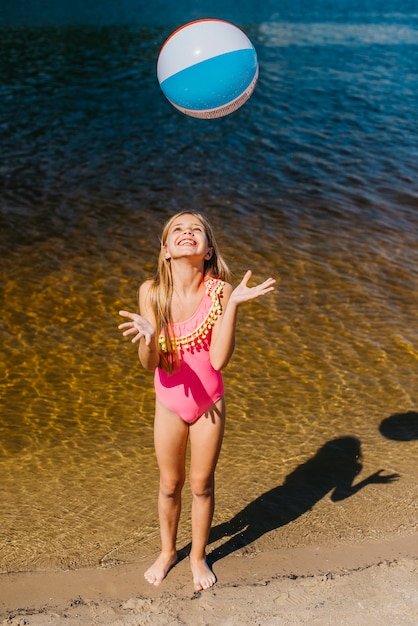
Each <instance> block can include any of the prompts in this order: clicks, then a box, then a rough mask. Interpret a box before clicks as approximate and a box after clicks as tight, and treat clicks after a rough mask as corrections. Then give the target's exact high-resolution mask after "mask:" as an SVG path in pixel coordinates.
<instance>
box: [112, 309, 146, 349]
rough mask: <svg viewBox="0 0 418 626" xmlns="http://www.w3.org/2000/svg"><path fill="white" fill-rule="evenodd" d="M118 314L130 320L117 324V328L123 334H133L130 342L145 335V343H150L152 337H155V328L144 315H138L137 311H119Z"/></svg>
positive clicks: (125, 335) (126, 335)
mask: <svg viewBox="0 0 418 626" xmlns="http://www.w3.org/2000/svg"><path fill="white" fill-rule="evenodd" d="M119 315H121V316H122V317H127V318H129V319H130V320H131V321H130V322H124V323H123V324H119V326H118V328H119V330H123V333H122V334H123V336H124V337H128V336H129V335H134V337H133V338H132V343H135V342H137V341H139V340H140V339H141V337H145V344H146V345H147V346H149V345H150V343H151V341H152V339H153V338H154V337H155V328H154V327H153V325H152V324H150V322H149V321H148V320H146V319H145V317H142V316H141V315H138V314H137V313H130V312H129V311H119Z"/></svg>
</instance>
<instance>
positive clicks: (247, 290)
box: [230, 270, 276, 304]
mask: <svg viewBox="0 0 418 626" xmlns="http://www.w3.org/2000/svg"><path fill="white" fill-rule="evenodd" d="M251 275H252V272H251V270H248V272H246V273H245V275H244V278H243V279H242V281H241V282H240V284H239V285H237V286H236V287H235V289H234V290H233V292H232V293H231V297H230V301H232V302H235V304H241V303H243V302H248V300H254V299H255V298H259V297H260V296H264V295H265V294H266V293H269V292H270V291H273V290H274V287H273V285H274V283H275V282H276V281H275V279H274V278H267V280H265V281H264V282H263V283H261V284H260V285H255V286H254V287H248V281H249V280H250V278H251Z"/></svg>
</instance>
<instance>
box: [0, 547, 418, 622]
mask: <svg viewBox="0 0 418 626" xmlns="http://www.w3.org/2000/svg"><path fill="white" fill-rule="evenodd" d="M148 561H151V559H147V560H143V561H137V562H135V563H130V564H125V565H118V566H115V567H113V568H110V569H83V570H73V571H59V572H32V573H19V574H3V575H1V576H0V624H1V626H6V624H7V625H13V626H23V625H25V626H44V625H46V624H48V625H54V626H55V625H61V624H63V625H64V624H65V625H66V626H76V625H77V626H80V625H81V626H83V625H85V626H93V625H96V624H97V625H100V626H101V625H103V626H108V625H112V626H147V625H151V626H168V625H170V626H176V625H178V626H180V625H187V626H189V625H190V626H203V625H210V626H212V625H213V626H215V625H216V626H217V625H224V626H227V625H231V626H232V625H233V626H235V625H237V626H238V625H239V626H245V625H249V624H254V625H260V626H269V625H275V624H289V625H299V624H309V625H311V624H315V625H317V624H324V625H326V624H332V625H335V624H341V625H343V624H344V625H347V626H348V625H350V626H353V625H355V626H357V625H363V624H364V625H365V626H366V625H368V626H370V625H372V626H374V625H376V626H377V625H379V626H380V625H383V624H384V625H387V626H396V625H398V624H402V625H408V626H416V625H417V624H418V576H417V574H418V542H417V538H416V536H415V535H408V536H405V537H403V538H396V539H388V540H386V541H380V542H376V543H370V542H369V543H364V544H356V545H338V546H311V547H303V548H298V549H291V550H290V549H286V550H275V551H270V552H258V553H257V552H256V553H255V554H254V553H246V552H245V550H244V551H241V552H237V553H235V554H233V555H230V556H228V557H225V558H224V559H222V560H220V561H218V562H217V563H216V564H215V567H214V571H215V573H216V575H217V577H218V583H217V584H216V585H215V586H214V587H213V588H212V589H210V590H208V591H205V592H201V593H193V588H192V584H191V577H190V571H189V564H188V561H187V559H184V560H182V561H181V562H180V563H179V564H178V565H177V566H176V567H175V568H174V569H173V570H172V571H171V572H170V573H169V575H168V577H167V579H166V580H165V581H164V583H163V584H162V585H161V587H159V588H153V587H151V586H150V585H148V583H146V581H145V580H144V579H143V571H144V570H145V569H146V567H147V566H148Z"/></svg>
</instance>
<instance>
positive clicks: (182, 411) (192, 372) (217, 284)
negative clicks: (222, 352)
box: [154, 278, 225, 424]
mask: <svg viewBox="0 0 418 626" xmlns="http://www.w3.org/2000/svg"><path fill="white" fill-rule="evenodd" d="M224 284H225V283H223V282H222V281H221V280H218V279H215V278H207V279H205V286H206V293H205V295H204V296H203V298H202V300H201V302H200V304H199V307H198V309H197V311H196V312H195V313H194V314H193V315H192V317H191V318H190V319H188V320H186V321H185V322H178V323H175V324H174V325H173V326H174V328H173V330H174V333H173V334H174V344H175V346H176V348H177V350H178V357H179V365H178V368H177V369H175V371H174V372H173V373H172V374H169V373H168V372H166V371H165V370H163V369H161V368H159V367H158V368H157V369H156V370H155V375H154V386H155V392H156V395H157V398H158V399H159V400H160V402H161V403H162V404H164V405H165V406H166V407H168V408H169V409H170V410H171V411H173V412H174V413H177V415H179V416H180V417H181V418H182V420H184V421H185V422H187V423H188V424H193V422H195V421H196V420H197V419H198V418H199V417H201V415H203V414H204V413H206V411H207V410H208V409H210V407H211V406H213V405H214V404H215V402H217V401H218V400H220V398H222V396H223V395H224V385H223V380H222V374H221V372H218V371H216V370H215V369H214V368H213V367H212V364H211V362H210V357H209V347H210V339H211V334H212V326H213V324H214V323H215V321H216V319H217V317H218V316H219V315H220V314H221V313H222V307H221V303H220V299H221V294H222V290H223V287H224ZM159 341H160V349H161V350H162V351H164V347H165V346H164V344H165V340H164V336H163V335H161V336H160V339H159Z"/></svg>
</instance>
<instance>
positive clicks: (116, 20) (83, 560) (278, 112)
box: [0, 0, 418, 572]
mask: <svg viewBox="0 0 418 626" xmlns="http://www.w3.org/2000/svg"><path fill="white" fill-rule="evenodd" d="M143 4H144V3H142V2H140V1H139V0H136V1H132V0H131V1H130V2H119V3H117V8H115V3H111V2H100V3H99V2H92V3H89V4H88V9H87V8H85V7H84V8H81V7H78V6H76V5H75V6H74V7H73V10H72V12H71V13H69V12H68V13H67V12H66V11H65V10H64V9H63V8H62V7H61V6H60V3H52V2H45V3H42V7H38V8H37V10H35V8H36V7H35V8H34V5H33V3H32V4H31V5H30V6H26V5H25V6H24V5H23V4H22V3H19V2H18V3H14V5H13V8H7V7H6V8H3V9H2V10H1V12H0V137H1V140H0V141H1V156H0V185H1V195H0V254H1V266H0V267H1V270H0V271H1V282H0V290H1V300H0V307H1V313H0V337H1V346H2V358H1V362H0V398H1V406H0V502H1V507H0V569H1V571H3V572H4V571H16V570H27V569H36V568H51V567H52V568H57V567H63V568H68V567H81V566H86V565H102V566H107V565H111V564H113V563H116V562H120V561H126V560H134V559H141V558H148V557H149V556H150V555H152V554H154V553H155V552H157V550H158V546H159V530H158V519H157V510H156V496H157V491H158V471H157V467H156V462H155V457H154V452H153V433H152V430H153V405H154V392H153V387H152V376H151V375H150V374H149V373H147V372H145V371H144V370H142V369H141V367H140V365H139V363H138V359H137V355H136V348H135V347H134V346H133V345H132V344H131V343H130V342H129V341H127V340H124V339H123V338H122V336H121V333H120V331H118V329H117V325H118V323H119V322H120V320H119V317H118V311H119V309H121V308H127V309H130V310H136V307H137V288H138V285H139V284H140V283H141V281H143V280H144V279H146V278H148V277H150V276H152V275H153V272H154V271H155V265H156V259H157V255H158V248H159V235H160V232H161V228H162V225H163V223H164V221H165V220H166V219H167V218H168V217H169V216H171V215H172V214H173V213H175V212H177V211H179V210H183V209H198V210H203V211H204V212H206V214H207V215H208V217H209V218H210V220H211V221H212V223H213V226H214V229H215V232H216V233H217V238H218V241H219V244H220V246H221V248H222V250H223V253H224V256H225V257H226V259H227V261H228V263H229V265H230V266H231V269H232V270H233V272H234V282H238V281H239V280H240V279H241V276H242V275H243V273H244V272H245V271H246V270H247V269H251V270H252V271H253V281H254V283H255V282H257V281H262V280H264V279H265V278H267V277H268V276H274V277H275V278H276V280H277V287H276V291H275V292H274V294H270V295H269V296H267V297H265V298H264V299H262V300H258V301H256V302H253V303H248V304H247V305H245V306H243V307H242V310H241V311H240V314H239V324H238V330H237V349H236V352H235V355H234V357H233V360H232V362H231V363H230V365H229V366H228V368H227V369H226V371H225V374H224V378H225V385H226V401H227V413H228V417H227V429H226V435H225V441H224V446H223V451H222V454H221V458H220V461H219V466H218V471H217V505H216V513H215V519H214V532H213V535H212V538H211V542H212V543H211V547H210V549H209V551H210V550H211V549H212V547H213V548H214V549H215V553H216V554H218V555H220V556H222V554H226V553H233V552H234V551H235V550H237V549H239V548H243V547H244V548H245V549H247V550H255V549H269V548H276V547H281V546H296V545H301V544H302V545H304V544H313V543H315V544H319V545H320V544H321V543H330V542H331V543H332V542H336V541H339V542H341V541H343V542H350V541H354V540H355V541H359V540H371V539H378V538H380V537H383V536H398V535H399V534H405V533H411V532H413V531H414V528H415V525H416V512H415V504H416V446H417V443H416V432H417V427H416V421H417V412H416V411H417V380H418V376H417V367H418V348H417V345H418V331H417V308H418V307H417V305H418V299H417V287H418V280H417V267H418V250H417V233H418V214H417V211H418V184H417V179H418V165H417V159H418V150H417V128H418V107H417V93H418V71H417V68H418V12H417V10H416V7H415V4H414V3H413V2H405V1H404V2H395V1H393V2H387V1H383V0H371V1H370V2H361V3H360V2H359V3H357V2H351V1H349V0H340V1H335V0H334V2H327V1H326V0H321V1H318V2H316V3H306V2H304V1H303V0H296V1H294V0H293V1H292V2H283V3H280V4H278V3H276V2H273V1H270V0H267V1H266V2H264V3H263V4H262V6H259V3H253V2H239V3H237V2H233V1H232V0H227V1H226V2H225V0H223V2H222V3H221V2H215V3H214V2H211V3H210V5H207V4H206V3H205V2H202V1H195V2H193V3H189V2H186V1H185V0H184V1H180V2H176V3H171V2H168V1H166V0H164V1H163V0H160V1H158V2H156V3H153V10H152V12H151V9H147V8H144V7H143V6H142V5H143ZM174 4H175V6H173V5H174ZM99 5H100V6H99ZM200 17H218V18H221V19H226V20H229V21H232V22H233V23H235V24H236V25H237V26H239V27H240V28H242V29H243V30H244V32H246V34H247V35H248V36H249V38H250V39H251V41H252V42H253V44H254V46H255V48H256V50H257V54H258V59H259V64H260V78H259V82H258V85H257V87H256V90H255V92H254V94H253V96H252V97H251V99H250V100H249V101H248V102H247V103H246V104H245V105H244V106H243V107H242V108H241V109H240V110H239V111H237V112H236V113H234V114H232V115H230V116H228V117H225V118H222V119H218V120H211V121H207V120H196V119H192V118H188V117H186V116H184V115H182V114H180V113H178V112H177V111H175V110H174V109H173V108H172V107H171V105H170V104H169V103H168V102H167V101H166V99H165V98H164V96H163V95H162V93H161V91H160V89H159V87H158V83H157V80H156V74H155V68H156V59H157V56H158V52H159V49H160V47H161V45H162V44H163V42H164V41H165V39H166V38H167V36H168V35H169V34H170V33H171V32H172V31H173V30H174V29H175V28H177V27H178V26H180V25H182V24H184V23H186V22H188V21H190V20H193V19H198V18H200ZM405 423H406V424H407V428H406V434H405V433H404V436H399V429H398V428H397V426H398V425H399V424H401V425H402V424H405ZM384 424H386V425H388V424H389V428H383V427H382V425H384ZM401 435H402V433H401ZM380 470H382V472H379V471H380ZM395 475H397V477H395ZM382 477H383V478H382ZM384 477H392V478H391V479H390V478H388V479H387V480H386V479H385V478H384ZM395 478H396V479H395ZM231 537H235V540H234V539H230V538H231ZM237 537H239V539H238V538H237ZM189 540H190V493H189V490H188V488H187V487H186V488H185V494H184V507H183V514H182V519H181V528H180V532H179V547H180V548H181V547H184V546H186V545H187V544H188V542H189ZM234 541H235V543H234Z"/></svg>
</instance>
